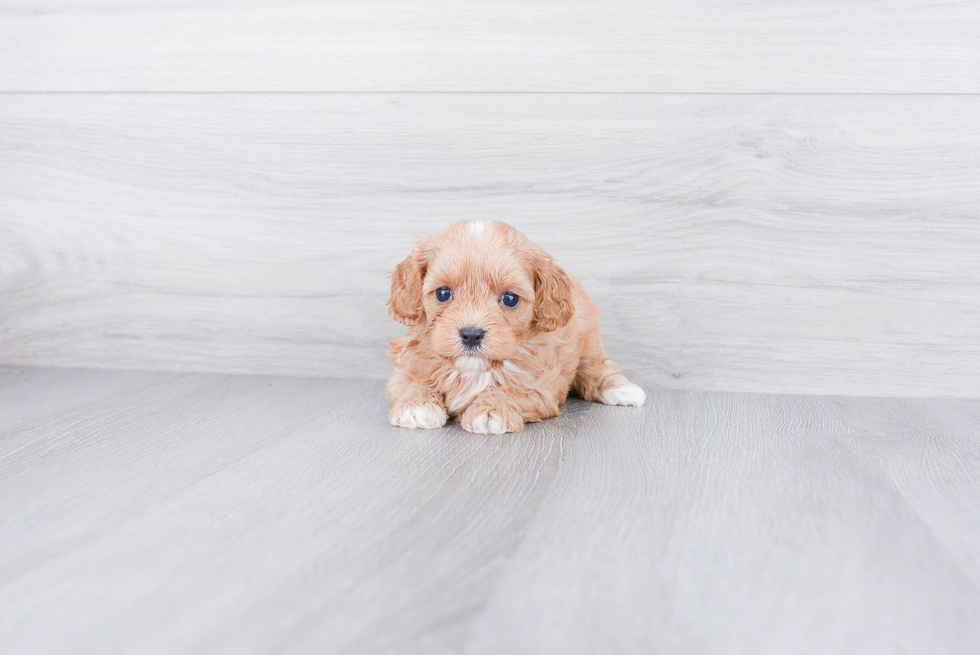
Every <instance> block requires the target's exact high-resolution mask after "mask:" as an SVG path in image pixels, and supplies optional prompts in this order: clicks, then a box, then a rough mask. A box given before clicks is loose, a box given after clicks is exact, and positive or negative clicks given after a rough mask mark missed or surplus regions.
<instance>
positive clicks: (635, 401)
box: [602, 382, 647, 407]
mask: <svg viewBox="0 0 980 655" xmlns="http://www.w3.org/2000/svg"><path fill="white" fill-rule="evenodd" d="M646 399H647V395H646V394H645V393H644V392H643V389H641V388H640V387H638V386H636V385H635V384H633V383H632V382H627V383H626V384H622V385H620V386H618V387H613V388H612V389H607V390H606V392H605V393H604V394H602V402H603V403H605V404H606V405H629V406H631V407H640V406H642V405H643V401H645V400H646Z"/></svg>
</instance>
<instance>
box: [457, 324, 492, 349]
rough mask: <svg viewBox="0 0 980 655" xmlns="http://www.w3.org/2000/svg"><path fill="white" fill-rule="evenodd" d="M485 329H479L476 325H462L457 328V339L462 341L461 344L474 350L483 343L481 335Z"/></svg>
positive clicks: (484, 332)
mask: <svg viewBox="0 0 980 655" xmlns="http://www.w3.org/2000/svg"><path fill="white" fill-rule="evenodd" d="M485 334H486V331H484V330H481V329H480V328H478V327H464V328H460V330H459V340H460V341H462V342H463V345H464V346H466V347H467V348H468V349H470V350H474V349H476V348H479V347H480V344H481V343H483V336H484V335H485Z"/></svg>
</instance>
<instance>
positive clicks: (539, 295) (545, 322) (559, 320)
mask: <svg viewBox="0 0 980 655" xmlns="http://www.w3.org/2000/svg"><path fill="white" fill-rule="evenodd" d="M574 313H575V303H574V301H573V299H572V281H571V279H569V277H568V275H567V274H566V273H565V271H563V270H561V267H560V266H558V265H557V264H556V263H555V262H554V260H553V259H552V258H551V256H550V255H547V254H544V253H542V254H540V255H539V256H538V257H537V259H536V260H535V263H534V318H533V323H534V327H536V328H537V329H539V330H541V331H542V332H552V331H554V330H557V329H558V328H560V327H564V326H565V325H567V324H568V322H569V321H570V320H572V314H574Z"/></svg>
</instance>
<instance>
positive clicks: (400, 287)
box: [388, 242, 426, 325]
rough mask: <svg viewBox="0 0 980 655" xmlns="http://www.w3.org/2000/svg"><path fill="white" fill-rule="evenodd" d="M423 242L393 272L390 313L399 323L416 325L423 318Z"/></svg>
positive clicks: (424, 264)
mask: <svg viewBox="0 0 980 655" xmlns="http://www.w3.org/2000/svg"><path fill="white" fill-rule="evenodd" d="M424 245H425V244H423V243H422V242H419V243H417V244H415V248H413V249H412V252H411V253H410V254H409V255H408V257H406V258H405V260H404V261H402V263H400V264H399V265H398V266H396V267H395V270H394V271H392V272H391V298H389V299H388V313H389V314H391V316H392V318H394V319H395V320H396V321H398V322H399V323H404V324H405V325H415V324H416V323H418V322H419V321H421V320H422V316H424V314H425V310H424V309H423V308H422V280H423V279H424V278H425V267H426V259H425V249H424Z"/></svg>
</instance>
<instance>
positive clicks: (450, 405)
mask: <svg viewBox="0 0 980 655" xmlns="http://www.w3.org/2000/svg"><path fill="white" fill-rule="evenodd" d="M525 378H526V374H525V372H524V371H522V370H521V369H520V367H518V366H517V365H515V364H514V363H512V362H510V361H505V362H503V364H502V365H500V366H489V365H487V364H486V362H483V361H481V360H476V361H467V360H465V359H464V360H460V361H458V362H456V364H455V366H454V367H453V368H452V369H450V370H449V371H448V372H447V375H446V384H445V387H444V389H443V393H444V394H445V396H446V409H448V410H449V412H450V413H456V412H459V411H461V410H463V409H465V408H466V406H467V405H469V404H470V403H471V402H473V400H474V399H475V398H476V397H477V396H478V395H479V394H480V393H482V392H483V391H485V390H486V389H489V388H490V387H499V386H504V385H517V386H523V384H524V383H526V380H525Z"/></svg>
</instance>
